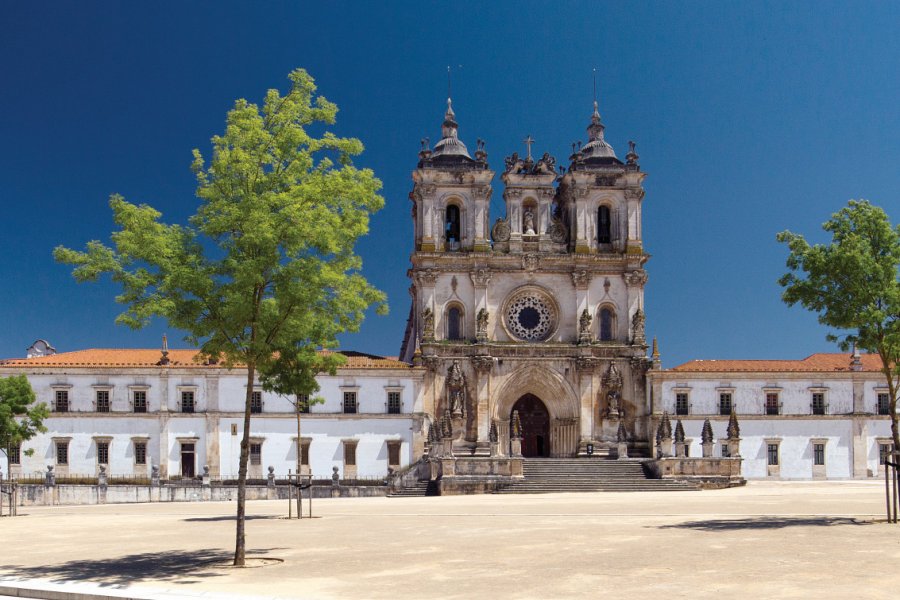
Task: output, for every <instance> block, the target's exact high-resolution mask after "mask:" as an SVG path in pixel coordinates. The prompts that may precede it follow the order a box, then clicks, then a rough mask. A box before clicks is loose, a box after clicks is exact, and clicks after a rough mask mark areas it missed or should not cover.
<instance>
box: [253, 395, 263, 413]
mask: <svg viewBox="0 0 900 600" xmlns="http://www.w3.org/2000/svg"><path fill="white" fill-rule="evenodd" d="M262 406H263V405H262V392H250V412H251V413H252V414H259V413H261V412H262Z"/></svg>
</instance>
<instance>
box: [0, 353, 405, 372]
mask: <svg viewBox="0 0 900 600" xmlns="http://www.w3.org/2000/svg"><path fill="white" fill-rule="evenodd" d="M199 354H200V352H199V351H198V350H169V355H168V358H169V364H168V367H171V368H179V369H185V368H194V369H204V368H207V369H208V368H215V365H207V364H205V363H203V362H200V359H199ZM342 354H344V355H345V356H346V357H347V362H346V363H344V365H343V367H342V368H344V369H407V368H410V366H409V365H408V364H407V363H405V362H401V361H399V360H394V359H390V358H384V357H381V356H376V355H374V354H364V353H361V352H352V351H345V352H342ZM160 358H162V354H161V353H160V351H159V350H158V349H147V348H91V349H89V350H76V351H74V352H60V353H57V354H51V355H49V356H36V357H33V358H10V359H6V360H0V367H157V366H160V365H159V360H160Z"/></svg>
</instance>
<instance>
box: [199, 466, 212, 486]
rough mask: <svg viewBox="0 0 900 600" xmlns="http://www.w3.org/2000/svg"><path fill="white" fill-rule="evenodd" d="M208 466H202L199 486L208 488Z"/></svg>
mask: <svg viewBox="0 0 900 600" xmlns="http://www.w3.org/2000/svg"><path fill="white" fill-rule="evenodd" d="M209 479H210V478H209V465H203V477H202V478H201V485H204V486H206V487H209Z"/></svg>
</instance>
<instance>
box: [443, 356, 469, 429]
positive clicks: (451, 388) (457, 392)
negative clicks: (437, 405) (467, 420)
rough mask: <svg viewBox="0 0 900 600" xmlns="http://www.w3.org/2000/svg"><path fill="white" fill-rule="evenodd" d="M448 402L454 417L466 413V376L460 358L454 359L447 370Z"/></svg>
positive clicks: (462, 415)
mask: <svg viewBox="0 0 900 600" xmlns="http://www.w3.org/2000/svg"><path fill="white" fill-rule="evenodd" d="M447 404H448V405H449V406H450V414H451V415H453V417H464V416H465V415H466V378H465V376H464V375H463V373H462V369H461V368H460V366H459V361H458V360H454V361H453V364H452V365H450V369H448V371H447Z"/></svg>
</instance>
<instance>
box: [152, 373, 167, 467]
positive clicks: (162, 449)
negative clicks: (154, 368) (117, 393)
mask: <svg viewBox="0 0 900 600" xmlns="http://www.w3.org/2000/svg"><path fill="white" fill-rule="evenodd" d="M159 388H160V389H159V449H158V452H159V456H158V457H157V459H158V463H159V476H160V477H162V478H163V479H168V477H169V373H168V371H167V370H166V369H165V368H163V369H161V372H160V374H159ZM148 410H149V407H148Z"/></svg>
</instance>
